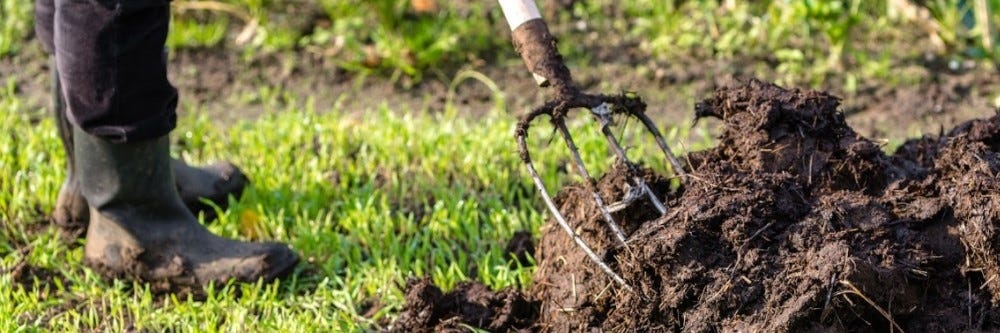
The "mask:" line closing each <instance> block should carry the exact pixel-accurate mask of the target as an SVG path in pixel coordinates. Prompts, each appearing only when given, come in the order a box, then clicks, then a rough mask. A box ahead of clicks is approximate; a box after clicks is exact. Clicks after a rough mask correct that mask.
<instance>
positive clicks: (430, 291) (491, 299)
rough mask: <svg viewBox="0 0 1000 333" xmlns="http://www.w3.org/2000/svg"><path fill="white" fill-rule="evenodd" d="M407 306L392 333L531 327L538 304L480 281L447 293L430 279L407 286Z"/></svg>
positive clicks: (520, 294)
mask: <svg viewBox="0 0 1000 333" xmlns="http://www.w3.org/2000/svg"><path fill="white" fill-rule="evenodd" d="M406 303H407V307H406V309H405V310H404V312H403V313H402V314H400V316H399V319H397V320H396V322H395V323H394V324H393V325H392V327H391V328H390V329H389V331H390V332H464V331H467V330H468V329H467V328H465V326H466V325H469V326H473V327H481V328H483V329H486V330H489V331H490V332H509V331H518V330H521V329H525V328H528V327H529V326H531V324H532V319H533V318H534V317H535V313H534V311H535V309H537V305H535V304H534V302H532V301H530V300H528V299H527V298H526V297H525V296H524V294H522V293H521V292H520V291H517V290H513V289H505V290H501V291H499V292H494V291H492V290H490V288H489V287H487V286H485V285H483V284H481V283H477V282H463V283H461V284H459V285H458V286H457V287H455V289H453V290H452V291H449V292H447V293H443V292H441V289H440V288H438V287H437V286H435V285H434V284H433V283H432V282H431V281H430V279H426V278H425V279H419V280H410V281H407V283H406Z"/></svg>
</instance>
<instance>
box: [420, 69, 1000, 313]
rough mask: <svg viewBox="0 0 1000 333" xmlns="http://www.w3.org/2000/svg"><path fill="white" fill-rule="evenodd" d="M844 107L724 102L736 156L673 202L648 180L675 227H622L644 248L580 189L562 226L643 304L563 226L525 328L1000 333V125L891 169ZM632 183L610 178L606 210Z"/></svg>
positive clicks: (717, 111)
mask: <svg viewBox="0 0 1000 333" xmlns="http://www.w3.org/2000/svg"><path fill="white" fill-rule="evenodd" d="M839 103H840V101H839V99H838V98H836V97H833V96H831V95H829V94H827V93H823V92H816V91H799V90H786V89H783V88H780V87H778V86H775V85H772V84H768V83H763V82H759V81H750V82H747V83H745V84H741V85H738V86H734V87H731V88H724V89H720V90H718V91H716V93H715V94H714V95H713V96H712V97H711V98H709V99H707V100H705V101H704V102H702V103H699V104H698V106H697V107H696V113H697V116H698V117H699V118H704V117H712V118H718V119H720V120H721V121H722V123H723V125H724V130H723V132H722V134H721V136H720V138H719V145H718V146H717V147H716V148H713V149H710V150H706V151H701V152H695V153H691V154H689V155H688V156H687V157H686V158H684V159H683V160H685V161H687V162H688V166H687V169H688V172H689V173H690V175H691V177H690V179H689V180H688V181H687V183H686V185H685V186H684V187H683V188H681V189H680V190H678V191H676V192H674V193H668V192H667V191H666V189H667V187H666V186H665V182H664V180H663V179H662V178H660V177H659V176H657V175H655V174H653V173H651V172H649V171H645V173H644V174H641V175H638V176H643V177H645V178H646V181H647V183H650V184H654V185H655V186H653V187H654V189H655V190H656V191H659V194H660V197H663V198H666V200H665V201H666V205H667V206H668V213H667V214H666V215H664V216H658V215H659V214H656V213H655V210H654V209H653V208H652V207H649V206H648V204H647V203H643V204H635V205H633V206H632V207H629V208H628V209H625V210H623V211H620V212H618V213H616V214H617V215H618V216H616V217H617V218H618V221H619V222H620V223H621V224H622V225H623V228H624V229H625V230H626V232H627V233H629V239H628V244H629V246H628V248H625V247H624V246H623V245H621V244H620V243H619V242H617V241H616V240H615V238H614V236H613V235H612V234H611V232H610V231H609V230H608V228H607V227H606V226H605V223H604V221H603V220H602V219H601V218H600V216H601V214H599V211H598V208H597V207H596V206H595V205H594V204H593V199H592V198H591V196H590V194H589V193H588V192H587V191H586V189H585V188H584V187H582V186H570V187H567V188H565V189H563V191H561V193H560V194H559V195H558V196H557V203H558V205H559V207H560V209H561V211H562V212H563V214H564V215H565V216H566V217H567V219H568V220H569V221H570V222H571V223H573V224H575V225H574V228H575V229H576V230H577V232H579V233H580V235H581V236H582V237H583V238H584V239H586V240H587V241H588V243H590V244H591V246H592V247H594V248H595V249H599V251H600V252H602V256H603V258H604V260H605V261H606V262H608V264H609V265H611V266H612V268H613V269H615V270H616V271H617V272H619V273H620V274H621V275H622V276H623V277H624V278H625V280H626V281H627V283H628V284H629V285H630V286H632V287H633V288H634V289H635V290H636V291H635V292H629V291H627V290H625V289H624V288H622V287H621V286H619V285H617V284H615V283H614V282H613V281H611V280H610V279H609V278H608V277H607V276H606V275H604V274H603V273H602V272H601V271H600V270H599V269H597V268H596V266H595V265H594V264H593V263H591V262H590V261H589V259H587V257H586V256H585V255H584V254H583V253H582V252H581V251H580V250H579V249H577V247H576V246H575V245H574V244H573V242H572V240H571V239H570V238H569V237H568V236H567V235H565V234H564V232H563V231H562V230H561V229H559V228H558V227H556V226H555V225H554V223H549V224H548V225H547V226H546V227H543V230H542V235H541V240H540V241H539V248H538V251H537V254H536V259H537V262H538V268H537V270H536V275H535V278H534V285H533V286H532V287H531V288H530V289H529V290H527V294H528V295H529V298H530V299H532V300H537V301H538V302H540V308H539V309H538V310H539V311H538V317H525V318H523V320H526V321H534V325H533V326H532V329H533V330H539V331H557V332H568V331H589V330H604V331H616V332H617V331H654V332H656V331H668V332H673V331H684V332H713V331H766V332H771V331H781V332H799V331H849V332H853V331H891V330H900V331H910V332H924V331H946V332H957V331H968V330H996V329H1000V312H998V311H997V308H996V306H995V303H996V302H998V301H1000V278H998V277H996V276H997V275H1000V260H998V259H997V257H996V255H995V254H996V251H997V250H998V249H1000V234H998V233H997V232H996V231H995V229H996V223H998V222H1000V198H998V195H1000V178H998V176H1000V116H994V117H992V118H989V119H985V120H974V121H970V122H966V123H963V124H960V125H959V126H957V127H956V128H955V129H954V130H951V131H949V132H947V133H946V134H944V135H941V136H940V137H925V138H921V139H916V140H912V141H909V142H907V143H906V144H904V145H903V146H902V147H900V149H899V150H898V151H897V152H896V153H895V154H892V155H888V154H885V153H884V152H883V151H882V149H881V147H880V146H879V145H878V144H877V143H875V142H873V141H871V140H868V139H866V138H864V137H862V136H860V135H859V134H858V133H856V132H855V131H854V130H853V129H851V128H850V127H849V126H848V125H847V123H846V122H845V119H844V116H843V113H841V112H840V111H839V107H840V106H839V105H840V104H839ZM632 176H633V175H628V174H626V172H625V171H620V170H618V171H613V172H611V173H609V174H606V175H604V177H603V178H602V179H601V180H600V182H599V184H598V189H599V192H600V194H601V195H602V196H603V197H604V199H605V201H606V202H614V201H617V200H618V199H620V198H621V197H622V196H623V195H624V193H625V187H626V186H625V185H626V184H627V181H628V180H629V179H631V178H632ZM502 292H510V291H502ZM425 299H426V298H425ZM408 301H411V302H412V301H414V300H412V299H410V298H408ZM412 304H413V303H411V306H412ZM407 311H411V308H410V307H409V306H408V309H407ZM401 318H405V317H401ZM466 323H467V324H469V325H471V326H474V327H486V326H479V325H478V324H477V323H476V322H466ZM424 327H434V326H424Z"/></svg>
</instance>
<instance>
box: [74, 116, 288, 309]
mask: <svg viewBox="0 0 1000 333" xmlns="http://www.w3.org/2000/svg"><path fill="white" fill-rule="evenodd" d="M73 138H74V140H75V142H74V152H75V156H76V161H75V162H76V176H77V179H79V183H80V186H79V188H80V189H81V192H82V193H83V196H84V197H85V198H86V200H87V202H88V203H90V227H89V228H88V229H87V239H86V244H85V245H84V262H85V263H86V264H87V265H88V266H90V267H91V268H92V269H94V270H95V271H97V272H99V273H101V275H103V276H105V277H107V278H119V279H134V280H139V281H144V282H150V283H151V285H152V286H153V288H154V289H156V290H159V291H180V290H188V289H187V288H200V287H202V286H205V285H207V284H208V283H213V282H214V283H217V284H218V283H225V282H229V281H235V282H255V281H257V280H258V279H264V280H265V281H270V280H273V279H275V278H278V277H281V276H283V275H285V274H287V273H288V272H290V271H291V270H292V268H294V267H295V265H296V264H297V263H298V260H299V259H298V256H297V255H296V254H295V253H294V252H293V251H292V250H291V249H289V248H288V246H286V245H284V244H279V243H256V242H241V241H236V240H231V239H226V238H222V237H219V236H216V235H213V234H212V233H210V232H209V231H208V229H206V228H205V227H204V226H203V225H201V224H200V223H198V220H197V219H196V218H195V216H194V215H193V214H192V213H191V211H190V210H189V209H188V208H187V207H186V206H185V205H184V202H183V201H182V200H181V197H180V195H178V192H177V187H176V186H175V184H176V183H175V180H174V175H173V172H172V170H171V162H170V157H169V149H170V148H169V140H168V138H167V136H164V137H161V138H158V139H154V140H150V141H143V142H134V143H123V144H118V143H111V142H110V141H107V140H104V139H101V138H99V137H96V136H92V135H90V134H87V133H86V132H83V130H81V129H79V128H74V134H73ZM196 290H197V289H196Z"/></svg>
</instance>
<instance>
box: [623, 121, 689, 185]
mask: <svg viewBox="0 0 1000 333" xmlns="http://www.w3.org/2000/svg"><path fill="white" fill-rule="evenodd" d="M629 113H630V114H632V115H633V116H635V117H636V118H639V121H641V122H642V124H643V125H645V127H646V129H647V130H649V131H650V132H651V133H653V138H654V139H655V140H656V145H657V146H660V150H662V151H663V154H665V155H667V160H668V161H669V162H670V165H672V166H673V167H674V173H676V174H678V175H680V176H681V178H682V180H687V173H686V172H684V168H683V167H681V162H680V160H678V159H677V156H674V153H673V152H671V151H670V146H667V140H666V139H664V138H663V135H662V134H660V130H659V129H657V128H656V124H654V123H653V120H651V119H649V116H646V113H645V112H642V111H637V110H629Z"/></svg>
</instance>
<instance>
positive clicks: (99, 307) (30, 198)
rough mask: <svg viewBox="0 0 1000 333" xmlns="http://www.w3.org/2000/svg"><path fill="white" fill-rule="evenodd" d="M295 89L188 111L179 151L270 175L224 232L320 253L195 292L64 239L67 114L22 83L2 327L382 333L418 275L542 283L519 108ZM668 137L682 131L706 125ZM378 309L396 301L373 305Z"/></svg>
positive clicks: (3, 147)
mask: <svg viewBox="0 0 1000 333" xmlns="http://www.w3.org/2000/svg"><path fill="white" fill-rule="evenodd" d="M11 82H13V81H11ZM280 95H281V94H274V95H273V97H270V98H269V100H263V101H261V103H262V104H263V105H269V106H278V105H300V106H299V107H268V112H267V113H268V114H269V115H267V116H264V118H262V119H259V120H257V121H254V122H250V121H241V122H238V123H235V124H232V125H231V126H219V125H218V124H214V123H212V122H211V121H210V120H209V119H207V118H206V117H205V116H204V115H200V113H199V112H198V110H197V105H194V106H186V107H187V108H188V111H189V114H190V116H188V117H185V118H182V120H181V122H180V125H179V127H178V129H177V130H175V131H174V132H173V137H172V138H173V141H174V142H175V143H176V144H175V145H174V153H175V155H176V156H179V157H182V158H184V159H186V160H188V161H191V162H196V163H197V162H207V161H211V160H215V159H220V158H228V159H230V160H231V161H233V162H234V163H236V164H238V165H240V166H241V167H242V168H243V170H244V171H245V172H246V173H247V174H248V175H249V176H250V177H251V179H252V181H253V184H252V186H251V187H249V188H248V190H247V191H246V193H245V194H244V196H243V197H242V199H241V200H239V201H235V202H232V205H231V207H230V208H229V209H228V210H226V211H223V212H221V217H220V219H219V220H218V221H216V222H214V223H212V224H210V225H209V228H210V229H211V230H212V231H213V232H215V233H218V234H221V235H224V236H227V237H235V238H239V239H251V240H278V241H283V242H289V243H291V244H292V246H293V247H294V248H295V249H296V250H297V251H298V252H299V253H300V254H301V255H302V257H303V259H304V261H305V264H304V265H303V266H301V269H300V270H299V271H297V272H296V273H295V274H294V275H292V276H291V277H289V278H288V279H286V280H285V281H281V282H280V283H275V284H270V285H230V286H219V287H218V288H216V289H214V290H213V291H212V292H211V293H210V294H209V297H208V298H207V299H206V300H204V301H193V300H189V299H175V298H174V297H166V298H158V297H154V296H153V295H151V294H150V292H149V291H148V289H147V287H146V286H145V285H143V284H138V283H131V282H106V281H102V280H101V279H99V278H98V277H97V276H95V275H94V273H92V272H91V271H90V270H89V269H87V268H86V267H85V266H84V265H83V264H82V248H81V247H78V246H77V247H72V246H68V245H67V244H64V243H63V242H62V241H60V239H59V235H58V232H57V231H56V230H55V228H54V227H51V226H48V225H47V224H46V218H47V212H49V211H50V210H51V208H52V205H53V201H54V198H55V195H56V192H57V190H58V186H59V185H60V183H61V181H62V179H63V177H64V175H65V174H64V167H63V165H64V163H65V157H64V156H63V153H62V148H61V146H60V143H59V141H58V138H57V136H56V131H55V128H54V125H53V122H52V119H50V118H51V117H48V116H47V113H45V112H44V111H43V110H32V109H28V108H27V106H26V105H25V104H23V103H22V102H21V101H20V99H19V97H18V95H17V94H16V87H15V86H14V85H13V83H9V84H7V85H5V87H4V89H0V221H2V222H3V223H2V228H0V231H2V232H0V235H2V237H0V268H2V269H3V272H4V273H3V274H0V331H4V332H11V331H19V330H23V331H34V330H44V331H88V330H99V331H123V330H125V329H127V328H129V327H135V328H138V329H143V330H150V331H199V332H201V331H206V332H216V331H227V332H228V331H245V330H249V331H265V330H277V331H282V332H285V331H290V332H313V331H367V330H376V329H379V328H382V326H381V325H382V324H384V323H386V322H387V321H390V320H392V319H393V318H394V317H395V316H396V315H397V313H398V311H399V309H400V307H401V306H402V293H401V290H400V289H399V288H398V286H401V285H403V284H404V283H405V280H406V279H407V278H408V277H421V276H430V277H431V278H432V279H433V280H434V282H435V283H437V284H439V285H441V286H443V287H444V288H450V287H452V286H454V285H455V284H456V283H457V282H459V281H463V280H470V279H472V280H477V281H481V282H483V283H486V284H487V285H489V286H490V287H493V288H503V287H524V286H528V285H530V283H531V281H530V276H531V274H532V273H533V271H532V269H531V268H516V267H515V268H511V267H510V265H509V263H508V262H507V261H506V260H505V259H504V257H503V253H502V252H503V247H504V246H505V245H506V244H505V243H506V240H507V239H509V238H510V236H511V235H512V234H513V233H514V232H515V231H518V230H529V231H531V232H533V233H535V234H536V235H537V232H538V228H539V226H540V225H541V224H542V222H543V218H544V214H543V213H542V211H541V209H540V208H541V200H540V198H539V197H538V196H537V192H536V190H535V189H534V188H533V187H532V185H531V183H530V180H529V179H528V178H527V176H526V173H525V171H524V168H523V166H522V165H521V164H520V162H519V159H518V157H517V156H518V155H517V153H516V145H515V142H514V140H513V138H512V133H513V126H514V119H513V117H511V116H510V115H508V114H506V113H505V112H504V110H502V109H497V110H494V111H493V112H492V113H489V114H487V115H485V116H483V117H481V118H473V117H467V116H460V115H458V114H457V113H456V112H455V111H454V110H449V111H447V112H445V113H443V114H438V115H430V114H427V113H422V112H417V113H413V112H406V111H407V110H392V109H389V108H388V107H382V108H378V109H373V110H369V111H368V112H365V113H363V114H360V115H354V116H352V115H349V113H345V112H338V111H339V110H337V109H336V107H335V108H334V110H329V111H332V112H322V113H320V112H316V110H313V108H312V107H310V106H309V105H310V103H309V102H308V100H301V101H295V100H293V101H290V103H279V102H278V99H280V98H285V97H280ZM302 105H305V106H302ZM322 111H328V110H322ZM411 114H415V115H411ZM199 115H200V116H199ZM540 124H545V122H544V121H543V122H540ZM544 127H546V126H539V128H537V129H535V130H533V131H532V133H531V134H532V142H533V146H537V147H539V149H538V150H537V151H536V152H535V155H534V156H535V158H536V159H537V160H538V162H539V164H540V166H541V170H542V172H543V173H544V178H545V179H546V181H547V182H548V183H549V184H550V185H551V188H552V189H553V190H555V189H556V188H558V187H559V186H560V185H561V184H564V183H565V182H567V181H572V180H574V177H571V176H567V175H566V174H565V173H564V172H561V171H559V170H558V168H556V167H555V166H556V165H558V164H563V163H565V162H566V161H567V158H568V156H567V155H566V153H565V150H564V149H562V148H561V147H559V146H554V145H553V146H550V144H548V143H547V142H548V139H547V138H548V137H549V135H550V134H551V132H550V131H549V130H547V129H545V128H544ZM629 128H630V129H638V127H637V126H630V127H629ZM573 129H574V131H576V132H577V133H579V134H578V144H579V145H580V146H581V149H582V150H583V151H584V152H585V156H584V158H585V159H586V160H587V161H588V163H590V164H591V165H592V166H594V168H593V169H594V170H591V171H592V172H595V173H597V172H600V171H601V170H603V169H604V168H606V167H607V166H608V165H609V164H610V163H609V160H608V158H607V155H606V149H605V144H604V142H603V140H602V139H601V137H600V136H598V135H597V133H598V132H597V131H596V130H595V129H594V128H593V125H592V124H591V123H590V122H579V123H576V124H575V125H574V126H573ZM668 132H669V133H672V134H671V138H670V140H671V141H676V139H677V138H678V137H685V136H687V135H688V133H687V132H686V131H682V130H679V129H676V128H675V129H671V130H669V131H668ZM626 134H627V135H628V136H634V135H636V132H635V131H628V132H627V133H626ZM557 143H558V142H557ZM646 146H647V145H643V147H645V148H648V149H652V148H653V147H651V146H650V147H646ZM639 152H640V149H636V150H635V151H634V152H633V153H634V154H638V153H639ZM654 156H657V155H654ZM650 162H651V164H652V165H654V166H655V167H657V168H662V167H663V165H664V162H663V161H662V159H661V158H658V159H653V160H651V161H650ZM661 170H662V169H661ZM22 261H26V262H27V263H28V264H29V265H30V266H31V267H37V268H38V269H41V270H44V271H47V272H50V274H51V275H52V276H54V277H55V278H54V279H52V281H53V282H52V283H46V281H45V279H42V280H39V281H34V282H32V281H30V280H29V282H28V283H27V284H25V285H22V284H20V283H18V282H16V281H13V277H12V275H11V274H10V273H9V270H10V269H11V268H13V267H14V266H16V265H17V264H18V263H20V262H22ZM237 294H242V296H241V297H237V296H236V295H237ZM372 304H374V305H376V306H377V309H378V310H377V311H375V312H374V315H373V316H369V317H365V316H363V314H364V313H365V312H366V311H367V310H368V308H367V307H368V306H371V305H372Z"/></svg>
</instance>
